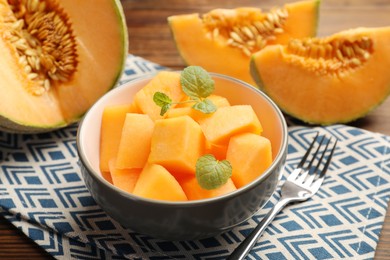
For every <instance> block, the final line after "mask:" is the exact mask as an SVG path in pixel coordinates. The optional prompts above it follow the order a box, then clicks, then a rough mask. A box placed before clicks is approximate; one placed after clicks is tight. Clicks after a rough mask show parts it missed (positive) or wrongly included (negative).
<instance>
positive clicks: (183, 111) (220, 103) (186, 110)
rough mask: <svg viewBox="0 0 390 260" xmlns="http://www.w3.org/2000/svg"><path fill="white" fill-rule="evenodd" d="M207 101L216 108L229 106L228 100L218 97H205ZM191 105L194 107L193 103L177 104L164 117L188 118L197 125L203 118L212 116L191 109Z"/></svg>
mask: <svg viewBox="0 0 390 260" xmlns="http://www.w3.org/2000/svg"><path fill="white" fill-rule="evenodd" d="M207 99H209V100H211V101H212V102H213V104H214V105H215V106H216V107H217V108H219V107H227V106H230V103H229V100H227V99H226V98H224V97H221V96H218V95H210V96H209V97H207ZM193 105H194V103H193V102H190V103H182V104H178V105H177V106H175V107H174V108H171V109H169V110H168V111H167V113H166V117H167V118H172V117H179V116H189V117H191V118H192V119H194V120H195V121H196V122H198V123H199V122H200V121H202V120H203V118H207V117H210V116H211V115H212V114H205V113H203V112H201V111H199V110H196V109H193V108H192V106H193Z"/></svg>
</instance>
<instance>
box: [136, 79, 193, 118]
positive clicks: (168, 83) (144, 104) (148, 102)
mask: <svg viewBox="0 0 390 260" xmlns="http://www.w3.org/2000/svg"><path fill="white" fill-rule="evenodd" d="M156 92H162V93H164V94H166V95H168V97H170V98H171V99H172V100H173V101H175V102H178V101H181V100H182V99H184V98H185V97H186V95H185V94H184V92H183V90H182V88H181V84H180V73H177V72H171V71H162V72H159V73H158V74H157V75H156V76H155V77H153V79H152V80H151V81H150V82H149V83H148V84H147V85H146V86H145V87H143V88H142V89H141V90H140V91H138V92H137V94H136V95H135V97H134V102H135V104H136V105H137V106H138V107H139V108H140V110H141V111H142V112H143V113H144V114H147V115H149V116H150V118H151V119H153V120H156V119H161V118H163V116H160V111H161V107H159V106H157V105H156V104H155V103H154V101H153V95H154V94H155V93H156ZM174 106H175V104H173V105H172V107H174Z"/></svg>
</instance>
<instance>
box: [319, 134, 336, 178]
mask: <svg viewBox="0 0 390 260" xmlns="http://www.w3.org/2000/svg"><path fill="white" fill-rule="evenodd" d="M336 145H337V138H336V141H335V142H334V145H333V148H332V151H331V152H330V154H329V156H328V160H327V161H326V163H325V166H324V168H323V169H322V171H321V173H320V178H323V177H324V175H325V173H326V171H327V170H328V167H329V164H330V160H331V159H332V156H333V153H334V150H335V149H336Z"/></svg>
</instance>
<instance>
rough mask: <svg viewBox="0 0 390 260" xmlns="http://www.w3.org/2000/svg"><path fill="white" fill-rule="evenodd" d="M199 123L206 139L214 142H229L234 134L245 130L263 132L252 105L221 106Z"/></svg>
mask: <svg viewBox="0 0 390 260" xmlns="http://www.w3.org/2000/svg"><path fill="white" fill-rule="evenodd" d="M199 124H200V126H201V127H202V130H203V133H204V135H205V136H206V139H207V140H208V141H210V142H211V143H214V144H223V143H227V142H228V141H229V139H230V137H232V136H233V135H237V134H241V133H245V132H250V133H255V134H261V132H262V131H263V128H262V126H261V123H260V121H259V119H258V118H257V115H256V113H255V112H254V110H253V108H252V106H250V105H236V106H227V107H220V108H218V109H217V111H216V112H214V113H213V114H212V116H210V117H207V118H205V119H204V120H202V121H200V122H199Z"/></svg>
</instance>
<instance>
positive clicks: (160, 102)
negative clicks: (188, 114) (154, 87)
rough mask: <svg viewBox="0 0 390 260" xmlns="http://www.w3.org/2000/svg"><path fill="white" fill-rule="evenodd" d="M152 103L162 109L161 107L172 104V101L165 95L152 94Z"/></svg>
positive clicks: (159, 93)
mask: <svg viewBox="0 0 390 260" xmlns="http://www.w3.org/2000/svg"><path fill="white" fill-rule="evenodd" d="M153 101H154V103H156V105H157V106H159V107H163V106H165V105H167V104H171V103H172V99H171V98H170V97H168V96H167V95H166V94H165V93H162V92H156V93H154V95H153Z"/></svg>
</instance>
